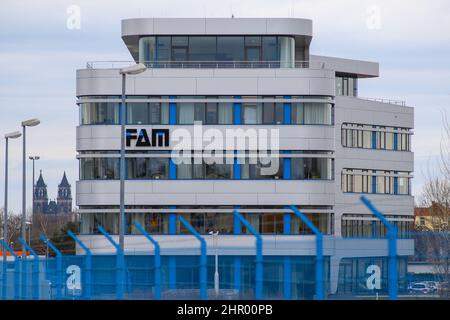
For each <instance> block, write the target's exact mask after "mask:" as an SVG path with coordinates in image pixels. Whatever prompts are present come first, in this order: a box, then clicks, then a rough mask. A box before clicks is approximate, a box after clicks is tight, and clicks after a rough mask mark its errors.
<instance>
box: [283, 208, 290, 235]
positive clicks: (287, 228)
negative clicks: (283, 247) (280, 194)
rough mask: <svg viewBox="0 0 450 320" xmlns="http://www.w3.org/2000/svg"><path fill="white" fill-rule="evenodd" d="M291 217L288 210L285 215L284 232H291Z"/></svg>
mask: <svg viewBox="0 0 450 320" xmlns="http://www.w3.org/2000/svg"><path fill="white" fill-rule="evenodd" d="M291 219H292V216H291V214H290V213H288V212H286V213H285V214H284V216H283V224H284V225H283V234H291Z"/></svg>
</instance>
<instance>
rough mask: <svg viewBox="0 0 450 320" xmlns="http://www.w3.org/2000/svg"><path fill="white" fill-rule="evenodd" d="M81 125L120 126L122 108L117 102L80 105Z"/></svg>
mask: <svg viewBox="0 0 450 320" xmlns="http://www.w3.org/2000/svg"><path fill="white" fill-rule="evenodd" d="M79 108H80V124H82V125H84V124H89V125H92V124H119V120H120V107H119V103H115V102H90V103H80V106H79Z"/></svg>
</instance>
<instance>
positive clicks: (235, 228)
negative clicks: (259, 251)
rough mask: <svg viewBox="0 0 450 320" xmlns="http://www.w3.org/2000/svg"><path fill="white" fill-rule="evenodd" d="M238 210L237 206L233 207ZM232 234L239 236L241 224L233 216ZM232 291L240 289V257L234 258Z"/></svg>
mask: <svg viewBox="0 0 450 320" xmlns="http://www.w3.org/2000/svg"><path fill="white" fill-rule="evenodd" d="M234 208H235V209H239V206H234ZM233 234H236V235H237V234H241V222H240V221H239V219H238V218H237V217H236V216H235V215H233ZM234 289H235V290H240V289H241V257H234Z"/></svg>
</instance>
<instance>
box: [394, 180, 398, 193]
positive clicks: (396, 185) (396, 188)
mask: <svg viewBox="0 0 450 320" xmlns="http://www.w3.org/2000/svg"><path fill="white" fill-rule="evenodd" d="M394 194H398V177H394Z"/></svg>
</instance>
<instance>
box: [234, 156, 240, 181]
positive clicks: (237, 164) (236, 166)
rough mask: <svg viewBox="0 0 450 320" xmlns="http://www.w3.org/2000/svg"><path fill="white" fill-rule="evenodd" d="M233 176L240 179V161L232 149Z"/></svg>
mask: <svg viewBox="0 0 450 320" xmlns="http://www.w3.org/2000/svg"><path fill="white" fill-rule="evenodd" d="M233 178H234V179H235V180H240V179H241V162H240V160H239V159H238V154H237V151H236V150H235V151H234V165H233Z"/></svg>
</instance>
